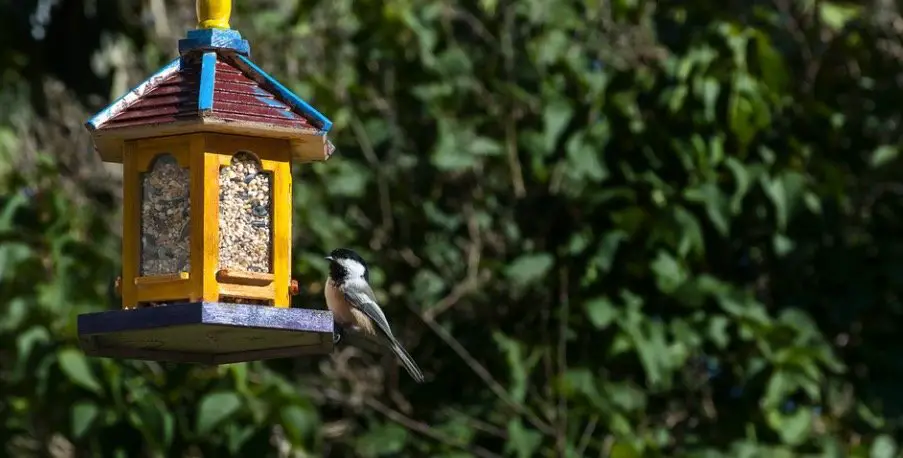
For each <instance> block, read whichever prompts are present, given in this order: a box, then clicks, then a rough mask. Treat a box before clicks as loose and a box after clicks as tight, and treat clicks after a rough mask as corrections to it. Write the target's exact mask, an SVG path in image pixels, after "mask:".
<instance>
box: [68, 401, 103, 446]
mask: <svg viewBox="0 0 903 458" xmlns="http://www.w3.org/2000/svg"><path fill="white" fill-rule="evenodd" d="M99 413H100V409H99V408H98V407H97V404H94V403H93V402H88V401H81V402H78V403H76V404H75V405H73V406H72V436H73V437H75V438H76V439H81V437H82V436H84V435H85V433H86V432H88V430H89V429H91V426H92V425H93V424H94V420H96V419H97V415H98V414H99Z"/></svg>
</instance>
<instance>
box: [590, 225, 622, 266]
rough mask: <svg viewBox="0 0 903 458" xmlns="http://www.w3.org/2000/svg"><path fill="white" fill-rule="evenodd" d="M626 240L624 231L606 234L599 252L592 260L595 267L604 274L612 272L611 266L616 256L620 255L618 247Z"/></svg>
mask: <svg viewBox="0 0 903 458" xmlns="http://www.w3.org/2000/svg"><path fill="white" fill-rule="evenodd" d="M626 239H627V233H626V232H624V231H622V230H614V231H611V232H608V233H606V234H605V235H604V236H603V237H602V242H601V243H600V244H599V250H598V251H597V252H596V254H595V256H593V258H592V260H591V262H592V263H593V265H595V266H598V267H599V268H600V269H601V270H602V271H603V272H609V271H611V266H612V265H614V262H615V255H617V254H618V247H619V246H620V245H621V242H622V241H624V240H626Z"/></svg>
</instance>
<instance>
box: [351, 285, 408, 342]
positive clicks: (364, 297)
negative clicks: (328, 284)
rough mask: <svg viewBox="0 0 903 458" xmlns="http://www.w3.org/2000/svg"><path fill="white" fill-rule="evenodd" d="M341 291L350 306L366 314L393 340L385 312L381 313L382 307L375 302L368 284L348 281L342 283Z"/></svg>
mask: <svg viewBox="0 0 903 458" xmlns="http://www.w3.org/2000/svg"><path fill="white" fill-rule="evenodd" d="M342 293H343V294H344V295H345V300H346V301H348V303H349V304H351V306H352V307H354V308H356V309H358V310H360V311H361V312H363V314H364V315H367V318H370V320H371V321H373V323H375V324H376V327H377V328H378V329H379V330H380V331H381V332H382V333H383V334H384V335H385V336H386V337H388V338H389V340H390V341H392V342H395V336H394V335H392V328H390V327H389V320H387V319H386V314H385V313H383V310H382V308H381V307H380V306H379V304H378V303H376V296H375V295H374V294H373V290H372V289H370V285H368V284H367V283H366V282H363V281H355V282H348V283H346V284H344V285H342Z"/></svg>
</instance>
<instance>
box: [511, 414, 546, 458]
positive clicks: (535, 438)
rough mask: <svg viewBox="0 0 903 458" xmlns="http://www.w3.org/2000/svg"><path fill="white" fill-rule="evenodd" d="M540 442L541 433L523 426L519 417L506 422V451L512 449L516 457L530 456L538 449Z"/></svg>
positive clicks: (524, 457) (528, 457) (525, 457)
mask: <svg viewBox="0 0 903 458" xmlns="http://www.w3.org/2000/svg"><path fill="white" fill-rule="evenodd" d="M541 443H542V434H540V433H538V432H536V431H533V430H530V429H527V428H525V427H524V424H523V423H522V422H521V420H520V419H519V418H518V419H514V420H511V421H510V422H508V443H507V444H506V445H505V450H506V451H508V452H510V451H514V452H515V453H516V456H517V457H518V458H531V457H533V456H534V454H535V453H536V451H537V450H538V449H539V445H540V444H541Z"/></svg>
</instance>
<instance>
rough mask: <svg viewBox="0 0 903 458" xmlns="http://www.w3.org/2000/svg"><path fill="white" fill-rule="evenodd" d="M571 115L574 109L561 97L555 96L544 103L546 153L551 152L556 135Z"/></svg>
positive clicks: (543, 117) (569, 120)
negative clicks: (550, 100)
mask: <svg viewBox="0 0 903 458" xmlns="http://www.w3.org/2000/svg"><path fill="white" fill-rule="evenodd" d="M573 115H574V109H573V108H572V107H571V104H570V102H568V100H567V99H565V98H563V97H558V98H555V99H554V100H553V101H552V102H550V103H548V104H547V105H546V107H545V110H543V113H542V119H543V122H544V124H545V132H544V137H545V145H544V146H545V150H546V154H549V153H551V152H553V150H554V148H555V144H556V143H557V142H558V137H559V136H560V135H561V133H562V132H563V131H564V128H565V127H567V125H568V123H569V122H571V117H573Z"/></svg>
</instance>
